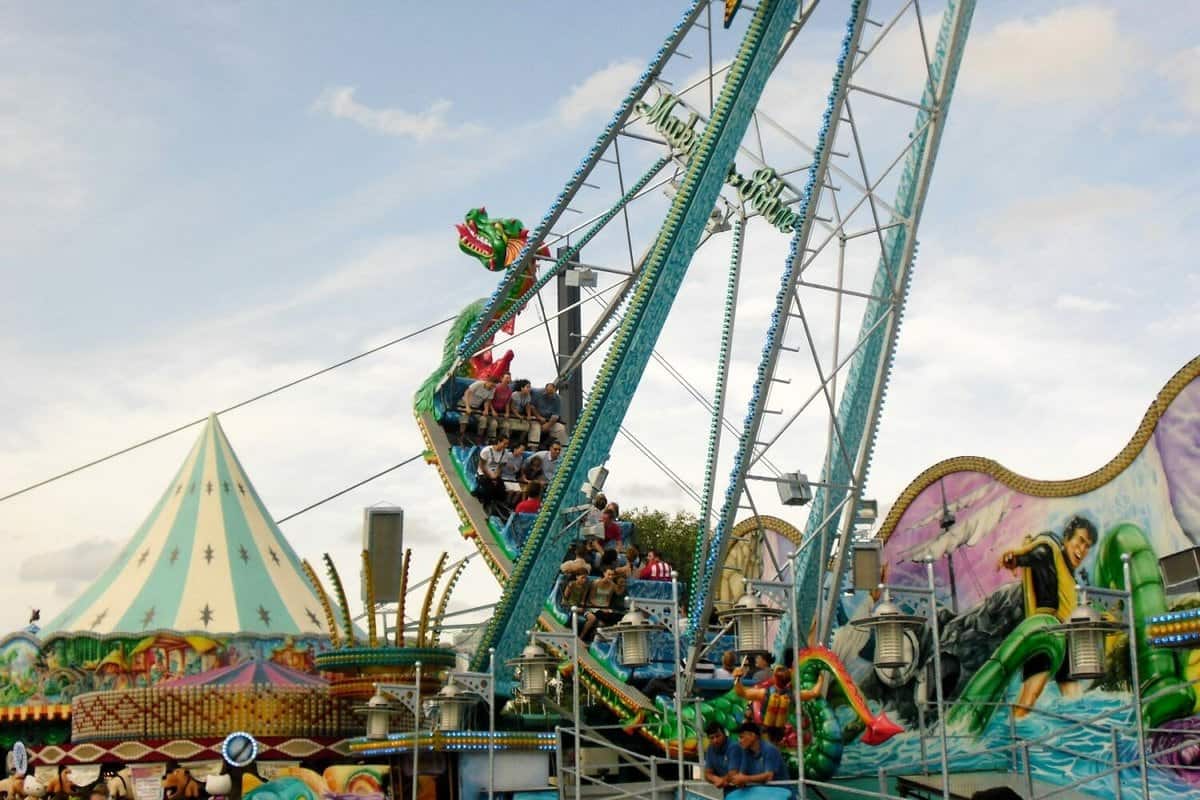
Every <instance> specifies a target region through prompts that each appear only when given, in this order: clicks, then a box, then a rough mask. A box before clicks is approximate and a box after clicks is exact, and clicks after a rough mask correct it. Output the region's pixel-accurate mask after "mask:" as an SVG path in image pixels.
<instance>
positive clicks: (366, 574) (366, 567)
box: [362, 550, 379, 647]
mask: <svg viewBox="0 0 1200 800" xmlns="http://www.w3.org/2000/svg"><path fill="white" fill-rule="evenodd" d="M362 562H363V565H362V570H363V581H365V584H364V586H363V589H364V591H365V592H366V595H367V597H366V601H367V647H378V646H379V636H378V635H377V634H378V631H376V629H375V581H374V580H372V578H371V554H370V553H369V552H368V551H366V550H363V551H362Z"/></svg>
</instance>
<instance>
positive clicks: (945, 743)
mask: <svg viewBox="0 0 1200 800" xmlns="http://www.w3.org/2000/svg"><path fill="white" fill-rule="evenodd" d="M925 576H926V579H927V580H928V584H929V585H928V586H927V587H926V588H924V589H918V588H916V587H909V586H892V585H888V584H882V583H881V584H879V587H878V588H879V590H880V591H881V592H882V593H883V595H882V597H881V598H880V601H879V605H877V606H875V614H874V616H871V617H866V618H864V619H857V620H852V621H851V622H850V624H851V625H853V626H854V627H856V628H864V629H866V630H873V631H874V632H875V667H876V669H893V668H900V667H906V666H908V661H909V659H908V657H907V654H906V653H905V647H904V643H905V631H906V629H908V628H920V627H921V626H922V625H924V624H926V622H928V625H929V631H930V634H931V635H932V637H933V672H934V677H933V688H934V698H935V700H936V702H937V713H938V729H939V738H940V739H941V745H942V798H943V800H950V762H949V760H948V759H949V755H948V753H949V739H948V736H947V732H946V714H945V710H944V703H945V698H944V697H943V696H942V641H941V631H939V630H938V619H937V584H936V583H935V582H934V578H933V559H932V558H926V559H925ZM892 593H896V594H913V595H918V596H921V597H924V598H925V599H926V601H927V602H928V603H929V616H928V620H926V618H923V617H919V616H916V615H913V614H905V613H903V611H902V610H901V609H900V607H899V606H897V605H896V604H895V603H893V602H892V597H891V596H892Z"/></svg>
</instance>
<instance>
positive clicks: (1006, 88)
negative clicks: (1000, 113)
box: [960, 5, 1140, 108]
mask: <svg viewBox="0 0 1200 800" xmlns="http://www.w3.org/2000/svg"><path fill="white" fill-rule="evenodd" d="M1139 60H1140V54H1139V51H1138V48H1137V46H1136V45H1135V44H1134V43H1133V42H1132V41H1131V40H1129V39H1128V38H1126V37H1124V36H1122V33H1121V30H1120V26H1119V25H1118V23H1117V15H1116V12H1115V11H1113V10H1112V9H1105V8H1098V7H1095V6H1088V5H1078V6H1072V7H1069V8H1061V9H1058V10H1056V11H1053V12H1051V13H1049V14H1046V15H1044V16H1040V17H1033V18H1020V19H1014V20H1009V21H1006V22H1001V23H1000V24H999V25H997V26H996V27H994V28H992V29H991V30H987V31H981V32H979V33H978V34H977V35H974V36H972V37H971V42H970V43H969V44H968V45H967V50H966V55H965V57H964V65H963V78H962V80H961V81H960V85H961V86H962V88H963V90H965V91H966V92H967V93H969V94H980V95H984V96H986V97H987V98H989V99H992V100H995V101H999V102H1001V103H1003V104H1005V105H1007V106H1012V107H1028V106H1036V105H1048V104H1068V105H1070V106H1074V107H1095V106H1100V105H1104V104H1106V103H1109V102H1112V101H1113V100H1116V99H1117V98H1119V97H1120V96H1121V95H1122V94H1124V92H1125V91H1126V89H1128V88H1129V86H1128V79H1129V77H1130V76H1132V75H1135V74H1137V70H1136V67H1137V64H1138V62H1139ZM1060 108H1061V105H1060Z"/></svg>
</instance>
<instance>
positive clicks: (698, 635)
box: [688, 0, 868, 661]
mask: <svg viewBox="0 0 1200 800" xmlns="http://www.w3.org/2000/svg"><path fill="white" fill-rule="evenodd" d="M867 5H868V4H867V2H865V0H855V1H854V2H853V3H851V10H850V20H849V22H847V23H846V35H845V38H844V39H843V41H842V50H841V53H840V54H839V56H838V60H837V70H836V72H835V73H834V77H833V87H832V88H831V89H830V92H829V102H828V105H827V107H826V109H825V114H824V117H823V120H822V125H821V130H820V133H818V135H817V143H816V148H815V150H814V151H813V163H812V166H811V167H810V168H809V173H808V180H807V183H806V184H805V187H804V192H803V196H802V197H801V200H800V208H799V220H798V224H797V228H796V233H795V235H794V236H793V237H792V244H791V250H790V252H789V253H788V258H787V262H786V264H785V266H784V270H783V275H782V276H781V278H780V286H779V292H778V294H777V295H776V298H775V308H774V310H773V311H772V312H771V320H770V325H769V327H768V329H767V341H766V343H765V344H764V345H763V354H762V360H761V361H760V362H759V366H758V374H757V376H756V377H755V381H754V387H753V391H752V394H751V398H750V407H749V409H748V411H747V412H746V422H745V426H744V427H743V429H742V438H741V441H740V442H739V443H738V449H737V453H736V454H735V456H734V461H733V468H732V470H731V473H730V477H729V484H728V485H727V487H726V490H725V498H724V501H723V503H722V506H721V514H720V517H719V518H718V520H717V527H716V530H715V531H714V532H713V536H712V541H711V542H710V543H709V544H708V546H707V547H705V546H704V544H703V537H700V538H698V539H697V545H696V557H695V560H694V563H693V565H692V586H693V587H694V588H693V590H692V602H691V615H690V619H689V629H688V635H689V636H690V637H691V638H692V650H691V655H690V657H689V660H690V661H694V660H695V659H696V658H697V657H698V656H699V653H700V650H701V649H702V648H703V647H704V644H705V642H704V635H705V631H706V629H707V622H708V616H709V613H710V612H711V611H712V593H713V592H712V590H713V585H714V583H715V581H716V579H717V577H718V572H719V568H720V564H722V563H724V560H725V554H726V553H727V552H728V550H729V536H730V533H731V531H732V530H733V526H734V521H735V517H736V516H737V513H738V505H739V503H740V501H741V496H742V493H743V491H744V489H745V485H746V470H747V468H748V466H749V463H750V457H751V456H752V455H753V453H754V445H755V441H756V440H757V439H758V432H759V428H760V426H761V423H762V415H763V411H764V409H765V407H766V401H767V393H768V391H769V388H770V382H771V378H772V377H773V376H774V373H775V365H776V362H777V361H778V358H779V351H780V347H781V345H782V344H783V334H784V331H785V329H786V323H787V314H788V309H789V308H790V306H791V304H792V292H793V291H794V289H795V285H796V279H797V278H798V277H799V271H800V265H801V263H802V262H803V261H804V252H805V248H806V246H807V241H808V239H809V236H810V235H811V232H812V227H813V224H814V220H815V218H816V215H817V205H818V202H817V201H818V200H819V198H820V193H821V189H822V187H823V185H824V183H825V181H826V180H827V177H826V172H827V168H828V165H829V157H830V149H831V147H830V145H831V144H832V140H833V138H834V137H835V135H836V132H837V127H838V123H839V122H840V120H841V116H842V107H843V105H844V102H845V98H846V90H847V86H848V84H849V78H848V72H849V69H850V67H851V65H852V64H853V61H854V54H855V53H856V52H857V50H858V43H859V41H860V39H861V37H862V29H863V26H864V24H865V21H866V18H867Z"/></svg>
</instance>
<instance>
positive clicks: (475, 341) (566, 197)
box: [449, 0, 708, 375]
mask: <svg viewBox="0 0 1200 800" xmlns="http://www.w3.org/2000/svg"><path fill="white" fill-rule="evenodd" d="M707 5H708V0H693V2H692V4H691V5H690V6H688V9H687V11H685V12H684V14H683V17H682V18H681V19H680V20H679V23H678V24H676V26H675V28H674V29H673V30H672V31H671V33H670V35H669V36H667V40H666V41H665V42H663V45H662V47H660V48H658V52H657V53H655V54H654V58H652V59H651V60H650V64H649V65H648V66H647V67H646V69H645V71H644V72H642V74H641V75H640V76H639V77H638V79H637V82H635V83H634V85H633V88H632V89H630V90H629V94H627V95H625V99H624V100H623V101H621V105H620V106H618V107H617V111H616V113H615V114H613V117H612V119H611V120H610V121H609V123H608V125H607V126H606V127H605V128H604V130H603V131H601V132H600V135H599V136H598V137H596V141H595V143H594V144H593V145H592V147H591V149H590V150H588V152H587V154H586V155H585V156H584V157H583V161H582V162H581V163H580V165H579V168H578V169H576V170H575V173H574V174H573V175H572V176H571V180H569V181H568V182H567V185H566V186H564V187H563V190H562V191H561V192H559V193H558V197H556V198H555V199H554V202H553V203H551V204H550V209H549V210H548V211H547V212H546V215H545V216H544V217H542V221H541V222H539V223H538V226H537V227H536V228H534V229H533V231H532V232H531V234H530V236H529V239H528V241H526V243H525V249H523V250H522V251H521V252H520V253H519V254H517V257H516V259H515V260H514V261H513V263H512V266H511V267H509V269H508V272H507V273H505V275H504V279H503V280H501V281H500V283H499V285H497V286H496V290H495V291H494V292H492V296H491V297H489V298H488V301H487V305H486V306H484V309H483V314H482V315H480V317H479V319H478V320H476V322H475V324H474V325H473V326H472V327H471V330H470V331H468V332H467V335H466V337H464V338H463V341H462V343H461V344H460V345H459V346H458V357H459V360H460V361H461V360H463V359H465V358H467V357H468V356H470V355H471V354H473V353H475V352H476V351H477V350H479V348H480V347H482V346H483V344H484V342H486V341H487V340H488V338H489V337H490V336H491V335H493V334H494V333H495V332H496V330H498V329H499V328H500V326H501V325H502V324H503V322H504V319H507V318H508V317H511V316H512V315H513V314H515V313H516V312H517V310H519V307H518V308H514V309H513V310H512V311H511V312H510V314H508V315H507V316H506V317H505V318H503V319H498V320H496V321H494V323H493V324H491V325H489V327H488V328H487V329H485V328H484V327H483V325H484V323H486V322H488V320H491V319H492V316H493V315H494V314H495V313H496V309H497V307H498V306H499V304H500V303H501V302H502V301H503V300H504V298H506V297H508V292H509V290H510V289H511V288H512V286H513V283H514V282H515V281H516V279H517V276H518V275H520V274H521V273H522V272H523V271H524V269H525V267H526V266H527V265H528V264H529V261H530V259H532V258H533V256H534V254H535V253H536V252H537V251H538V248H540V247H541V246H542V244H543V243H544V242H545V241H546V236H547V235H549V233H550V229H551V228H553V227H554V224H555V223H556V222H558V219H559V217H561V216H562V215H563V213H564V212H565V211H566V209H567V206H569V205H570V204H571V199H572V198H573V197H575V195H576V194H577V193H578V192H579V190H580V189H581V188H583V185H584V183H586V182H587V177H588V175H589V174H591V171H592V170H593V169H594V168H595V166H596V164H597V163H599V161H600V157H601V156H603V155H604V151H605V150H607V149H608V146H609V145H610V144H612V142H613V140H614V139H615V138H616V137H617V134H618V133H620V131H621V129H622V128H624V127H625V124H626V123H627V122H629V118H630V116H632V115H633V109H634V106H636V105H637V102H638V100H640V99H641V98H642V96H643V95H644V94H645V93H646V90H647V89H649V88H650V86H651V85H652V84H653V83H654V81H655V80H657V78H658V76H659V75H660V74H662V69H663V67H664V66H665V65H666V63H667V61H668V60H669V59H670V58H671V56H672V55H674V54H675V51H676V50H677V49H678V48H679V43H680V42H682V41H683V38H684V37H685V36H687V33H688V31H689V30H691V27H692V25H693V24H694V23H695V22H696V20H697V19H699V17H700V14H701V12H702V11H704V9H705V7H706V6H707ZM489 331H490V332H489ZM455 366H456V367H457V365H455ZM455 371H456V370H455V369H451V370H450V373H449V374H450V375H453V374H454V373H455Z"/></svg>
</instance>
